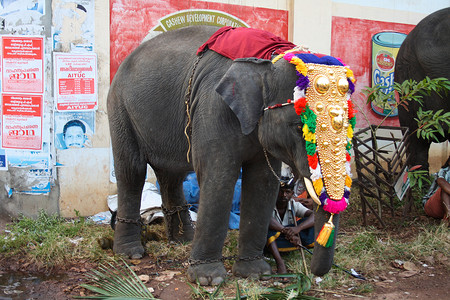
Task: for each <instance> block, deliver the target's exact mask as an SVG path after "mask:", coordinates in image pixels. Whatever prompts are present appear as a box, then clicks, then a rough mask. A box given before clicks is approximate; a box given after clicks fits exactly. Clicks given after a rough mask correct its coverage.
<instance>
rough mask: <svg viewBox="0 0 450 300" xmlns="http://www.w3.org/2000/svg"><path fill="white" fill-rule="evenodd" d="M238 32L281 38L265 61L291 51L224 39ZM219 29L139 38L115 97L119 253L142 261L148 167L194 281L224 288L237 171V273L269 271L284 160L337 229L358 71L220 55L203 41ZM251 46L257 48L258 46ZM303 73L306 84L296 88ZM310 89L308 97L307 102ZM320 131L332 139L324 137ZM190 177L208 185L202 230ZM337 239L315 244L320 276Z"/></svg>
mask: <svg viewBox="0 0 450 300" xmlns="http://www.w3.org/2000/svg"><path fill="white" fill-rule="evenodd" d="M233 30H236V32H237V31H239V32H240V31H241V30H242V31H245V30H249V31H250V30H251V34H250V35H251V36H259V37H260V38H261V39H262V40H264V39H267V40H268V41H269V43H271V42H273V41H274V40H276V43H275V44H271V45H270V46H269V47H272V48H270V49H269V50H268V51H265V53H266V54H265V55H266V56H267V55H269V56H270V57H272V53H277V52H280V51H279V50H280V49H282V48H278V46H279V47H282V46H283V47H284V48H289V49H291V48H292V47H293V46H294V45H293V44H290V43H289V42H286V41H284V42H283V41H282V40H281V39H279V38H276V37H275V36H273V35H271V34H269V33H267V32H263V31H258V30H254V29H244V28H242V29H237V28H224V29H221V31H220V32H232V31H233ZM216 31H217V28H215V27H204V26H192V27H186V28H182V29H178V30H174V31H170V32H167V33H163V34H161V35H159V36H157V37H155V38H153V39H151V40H149V41H147V42H145V43H143V44H142V45H140V46H139V47H138V48H137V49H136V50H135V51H133V52H132V53H131V54H130V55H129V56H128V57H127V58H126V59H125V60H124V62H123V63H122V64H121V66H120V67H119V70H118V72H117V74H116V75H115V77H114V80H113V81H112V84H111V88H110V91H109V95H108V117H109V124H110V131H111V138H112V147H113V154H114V162H115V171H116V177H117V186H118V212H117V224H116V229H115V233H114V251H115V252H116V253H121V254H125V255H128V256H129V257H132V258H139V257H141V256H142V255H143V254H144V248H143V246H142V244H141V240H140V221H139V220H140V215H139V206H140V196H141V191H142V187H143V185H144V181H145V173H146V165H147V163H148V164H149V165H150V166H151V167H152V168H153V170H154V171H155V174H156V176H157V179H158V182H159V183H160V189H161V196H162V202H163V212H164V218H165V224H166V232H167V235H168V238H169V240H171V241H179V242H184V241H190V240H192V239H193V244H192V250H191V256H190V267H189V269H188V272H187V276H188V279H189V280H191V281H195V280H199V282H200V283H201V284H202V285H210V284H212V285H215V284H219V283H220V282H222V281H223V280H224V279H225V276H226V270H225V268H224V265H223V263H222V247H223V244H224V240H225V237H226V234H227V226H228V218H229V212H230V208H231V204H232V198H233V192H234V186H235V183H236V180H237V179H238V176H239V173H240V169H241V167H242V200H241V221H240V229H239V231H240V232H239V251H238V253H239V257H238V258H237V259H236V261H235V263H234V265H233V273H234V274H235V275H237V276H242V277H257V276H260V275H262V274H270V273H271V268H270V266H269V264H267V263H266V262H265V261H264V260H263V257H262V253H263V248H264V245H265V242H266V234H267V230H268V225H269V220H270V216H271V213H272V211H273V208H274V205H275V201H276V198H277V193H278V188H279V180H278V179H277V177H278V176H279V173H280V169H281V161H284V162H286V163H287V164H288V165H289V166H291V167H292V169H293V170H294V172H295V174H296V175H297V176H299V177H300V178H301V177H305V178H308V180H306V182H307V184H308V187H309V189H310V192H311V193H314V190H316V191H318V193H319V194H320V197H317V196H316V195H315V196H314V199H315V201H316V202H317V203H318V204H321V205H320V207H318V208H317V209H315V214H316V215H315V220H316V227H315V230H316V233H318V232H319V231H320V229H321V227H322V225H323V224H324V223H327V221H328V223H327V225H328V226H329V227H333V225H334V226H335V230H337V229H338V228H337V226H338V221H339V215H338V213H339V211H341V210H342V209H344V208H345V206H346V204H347V203H348V196H349V181H351V180H350V179H349V176H350V174H349V173H348V172H349V171H348V170H349V169H350V168H349V167H348V163H349V161H348V160H349V159H348V157H349V156H348V154H347V152H348V151H349V146H350V143H351V142H350V141H351V135H352V129H353V126H354V124H353V125H349V120H348V117H349V115H350V114H352V113H351V108H350V107H349V100H348V98H349V94H350V92H351V90H353V88H354V87H353V83H352V81H351V80H349V78H350V79H351V75H352V74H351V71H350V70H349V69H348V68H346V67H344V66H343V65H342V63H340V62H339V61H338V60H336V59H334V58H332V57H329V56H324V57H317V56H315V55H313V54H308V53H306V54H305V55H309V56H310V58H313V59H318V60H321V61H326V64H329V65H330V66H327V65H320V64H315V63H305V62H304V61H302V60H301V59H299V58H298V57H297V56H295V55H297V54H298V53H301V51H297V52H296V51H294V50H295V49H293V50H292V51H291V52H289V51H287V52H284V54H281V55H280V56H278V57H277V59H275V60H273V61H271V60H268V59H264V58H242V59H240V58H237V59H230V58H229V57H226V56H224V55H221V54H218V53H217V52H216V51H217V49H216V48H214V47H215V46H213V43H210V44H204V43H205V42H207V40H208V39H209V38H210V37H212V36H214V37H217V36H218V35H220V34H218V32H219V31H217V32H216ZM268 36H269V38H267V37H268ZM244 40H245V41H248V40H247V38H245V39H244ZM244 40H243V39H242V38H240V39H239V40H235V42H234V43H231V42H230V40H225V41H222V45H226V46H231V47H233V46H234V47H235V48H236V49H235V50H238V51H240V50H242V48H245V47H246V46H245V43H244ZM209 41H211V39H209ZM213 42H214V39H213ZM216 42H217V43H216V44H215V45H216V46H217V45H218V44H220V43H219V42H218V40H217V41H216ZM247 44H248V43H247ZM202 45H203V49H202V50H198V49H199V47H200V46H202ZM205 45H206V46H205ZM248 45H249V48H251V49H250V50H255V49H254V48H255V47H254V46H253V45H254V44H252V43H250V44H248ZM210 48H214V49H216V50H215V51H213V50H211V49H210ZM217 48H218V47H217ZM197 51H198V52H199V53H198V55H197ZM286 53H288V54H286ZM237 55H241V54H237ZM298 55H300V54H298ZM263 57H264V56H263ZM288 57H291V59H290V61H288V59H287V58H288ZM296 70H297V71H296ZM300 74H303V75H300ZM304 75H308V77H306V76H304ZM300 77H301V78H302V80H303V81H304V82H303V83H301V82H300V83H298V81H299V78H300ZM302 80H300V81H302ZM305 83H306V84H305ZM302 84H303V87H299V86H301V85H302ZM305 93H306V95H309V96H311V97H310V98H311V99H310V101H309V102H308V105H306V106H305V103H306V102H305V99H306V98H305ZM337 98H339V99H340V102H339V101H335V100H336V99H337ZM289 99H290V100H289ZM314 101H316V102H314ZM302 103H303V104H302ZM312 109H313V110H314V111H315V113H311V112H312V111H313V110H312ZM308 112H309V114H308ZM299 114H300V116H301V117H299ZM313 115H316V116H317V120H316V118H315V117H314V118H313ZM302 118H303V121H302ZM308 120H309V121H308ZM305 124H309V129H308V127H307V126H306V127H307V128H306V129H305ZM314 126H317V129H316V130H315V133H314V128H313V127H314ZM315 136H317V140H319V139H320V138H322V140H323V141H324V142H319V141H317V142H316V140H315ZM321 136H322V137H321ZM321 147H322V148H324V149H325V150H323V155H320V164H319V163H318V161H317V154H315V151H316V148H317V149H318V148H321ZM313 148H314V149H313ZM327 148H329V149H330V150H332V151H328V150H326V149H327ZM311 149H312V150H311ZM308 151H309V152H310V153H308ZM311 151H312V152H311ZM328 152H329V153H328ZM308 158H310V159H308ZM319 165H321V166H322V169H320V168H319V167H318V166H319ZM190 170H195V172H196V174H197V178H198V182H199V186H200V205H199V210H198V221H197V223H196V227H195V234H194V228H193V226H192V224H191V221H190V217H189V212H188V207H187V205H186V201H185V199H184V195H183V185H182V183H183V179H184V178H185V176H186V174H187V172H189V171H190ZM320 170H322V171H320ZM346 171H348V172H347V173H346ZM322 173H323V174H324V175H323V176H322ZM310 178H311V179H312V181H313V182H314V183H312V182H311V181H310V180H309V179H310ZM322 178H323V180H322ZM325 191H326V192H325ZM332 194H337V196H332ZM327 207H328V208H331V209H327ZM324 209H325V210H327V211H325V210H324ZM333 214H334V215H335V217H334V218H331V219H332V220H331V219H330V216H331V215H333ZM335 236H336V235H334V236H332V237H331V238H329V244H328V245H326V246H321V245H319V244H317V245H316V247H315V249H314V255H313V258H312V264H311V270H312V272H313V273H314V274H317V275H323V274H325V273H327V272H328V271H329V269H330V268H331V265H332V261H333V255H334V241H335Z"/></svg>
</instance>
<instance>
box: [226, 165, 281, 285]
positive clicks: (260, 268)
mask: <svg viewBox="0 0 450 300" xmlns="http://www.w3.org/2000/svg"><path fill="white" fill-rule="evenodd" d="M272 165H273V167H274V168H278V163H277V162H273V164H272ZM278 185H279V182H278V181H277V179H276V177H275V176H274V175H273V174H272V173H271V172H270V171H269V170H268V168H267V164H259V165H254V166H251V167H248V168H245V169H243V173H242V198H241V221H240V225H239V258H238V260H237V261H236V262H235V263H234V265H233V274H234V275H236V276H240V277H253V278H259V277H260V276H261V275H264V274H271V273H272V270H271V267H270V265H269V264H268V263H267V262H266V261H264V260H263V250H264V246H265V244H266V240H267V231H268V228H269V221H270V217H271V214H272V212H273V209H274V207H275V202H276V197H277V191H278Z"/></svg>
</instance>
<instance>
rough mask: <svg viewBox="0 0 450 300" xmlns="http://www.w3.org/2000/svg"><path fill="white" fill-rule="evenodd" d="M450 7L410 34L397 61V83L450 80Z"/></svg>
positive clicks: (431, 17)
mask: <svg viewBox="0 0 450 300" xmlns="http://www.w3.org/2000/svg"><path fill="white" fill-rule="evenodd" d="M449 32H450V7H449V8H444V9H441V10H439V11H436V12H434V13H432V14H430V15H428V16H427V17H425V18H424V19H422V20H421V21H420V22H419V23H418V24H417V25H416V27H414V29H413V30H412V31H411V32H410V33H409V34H408V36H407V37H406V39H405V40H404V42H403V43H402V46H401V47H400V50H399V53H398V55H397V59H396V66H395V81H396V82H403V81H404V80H407V79H410V78H411V79H415V80H416V81H420V80H422V79H423V78H425V76H429V77H431V78H436V77H445V78H450V35H449V34H448V33H449Z"/></svg>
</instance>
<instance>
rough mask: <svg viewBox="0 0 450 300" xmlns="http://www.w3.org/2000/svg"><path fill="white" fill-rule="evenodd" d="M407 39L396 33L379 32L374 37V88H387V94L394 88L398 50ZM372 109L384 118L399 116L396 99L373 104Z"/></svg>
mask: <svg viewBox="0 0 450 300" xmlns="http://www.w3.org/2000/svg"><path fill="white" fill-rule="evenodd" d="M405 38H406V34H404V33H400V32H394V31H386V32H379V33H377V34H375V35H374V36H372V87H374V86H375V85H377V84H379V85H381V86H384V87H386V88H385V89H384V92H385V93H389V92H390V91H392V89H393V86H394V67H395V59H396V57H397V53H398V50H399V49H400V46H401V45H402V43H403V41H404V40H405ZM371 105H372V109H373V111H374V112H376V113H377V114H379V115H382V116H390V117H394V116H397V114H398V112H397V109H396V108H395V99H390V100H389V101H387V103H376V102H375V101H374V102H372V103H371Z"/></svg>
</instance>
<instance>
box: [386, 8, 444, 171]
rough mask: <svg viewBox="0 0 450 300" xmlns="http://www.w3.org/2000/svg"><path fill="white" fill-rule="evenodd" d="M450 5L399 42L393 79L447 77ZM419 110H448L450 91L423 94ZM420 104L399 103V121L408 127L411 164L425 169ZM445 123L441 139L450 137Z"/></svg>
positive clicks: (427, 142)
mask: <svg viewBox="0 0 450 300" xmlns="http://www.w3.org/2000/svg"><path fill="white" fill-rule="evenodd" d="M449 32H450V7H449V8H444V9H441V10H438V11H436V12H434V13H432V14H430V15H428V16H427V17H425V18H424V19H423V20H421V21H420V22H419V23H418V24H417V26H416V27H414V29H413V30H412V31H411V32H410V33H409V34H408V35H407V37H406V39H405V40H404V41H403V43H402V45H401V46H400V49H399V52H398V54H397V58H396V62H395V72H394V81H395V82H397V83H402V82H404V81H405V80H408V79H413V80H415V81H416V82H419V81H421V80H423V79H424V78H425V77H426V76H428V77H430V78H439V77H444V78H447V79H450V35H449V34H448V33H449ZM423 102H424V104H423V107H422V110H424V111H427V110H432V111H435V112H436V111H438V110H440V109H443V110H444V112H448V111H450V95H449V94H448V93H446V94H445V93H441V95H438V94H436V93H434V92H433V93H431V95H429V96H428V95H426V96H424V97H423ZM419 107H421V106H420V104H419V103H418V102H416V101H411V102H409V103H408V105H407V107H406V108H405V107H403V106H402V105H399V108H398V116H399V121H400V125H401V126H404V127H408V128H409V132H410V134H411V135H410V143H409V147H408V148H407V154H408V155H409V165H410V166H421V168H422V169H424V170H428V169H429V164H428V152H429V148H430V144H431V142H432V141H431V140H425V139H422V138H419V137H417V135H416V131H417V127H418V124H417V121H415V120H414V118H417V111H418V110H419ZM443 126H444V132H446V136H440V135H437V137H438V138H439V141H440V142H445V141H448V140H449V139H450V131H449V128H448V126H447V125H445V124H444V125H443Z"/></svg>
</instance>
